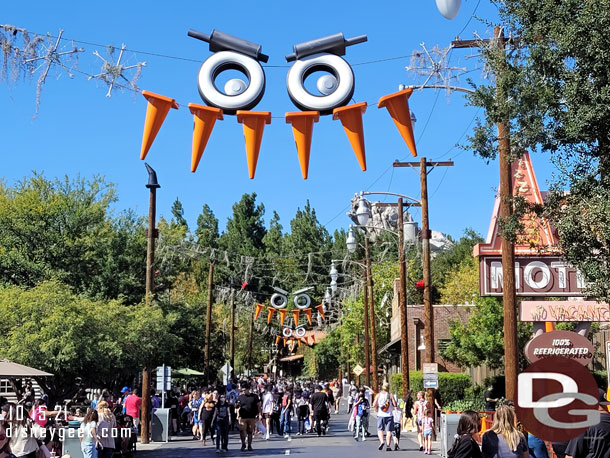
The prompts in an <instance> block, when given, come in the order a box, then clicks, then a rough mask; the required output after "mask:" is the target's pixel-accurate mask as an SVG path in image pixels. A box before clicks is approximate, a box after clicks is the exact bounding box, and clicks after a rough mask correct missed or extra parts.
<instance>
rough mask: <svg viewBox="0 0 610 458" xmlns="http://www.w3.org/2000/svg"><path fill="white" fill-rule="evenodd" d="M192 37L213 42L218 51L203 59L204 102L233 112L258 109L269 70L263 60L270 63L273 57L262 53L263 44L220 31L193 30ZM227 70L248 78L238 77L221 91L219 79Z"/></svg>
mask: <svg viewBox="0 0 610 458" xmlns="http://www.w3.org/2000/svg"><path fill="white" fill-rule="evenodd" d="M188 36H189V37H193V38H197V39H198V40H202V41H205V42H206V43H209V44H210V51H211V52H213V53H214V54H212V55H211V56H210V57H208V58H207V59H206V60H205V61H204V62H203V64H202V65H201V68H200V69H199V74H198V75H197V83H198V86H199V95H200V96H201V98H202V99H203V101H204V102H205V103H206V104H208V105H210V106H212V107H216V108H220V109H221V110H222V111H223V112H224V113H226V114H229V115H232V114H235V113H236V112H237V110H250V109H251V108H254V107H255V106H256V105H257V104H258V102H260V100H261V99H262V97H263V95H264V93H265V71H264V70H263V67H262V66H261V64H260V62H267V61H268V60H269V56H266V55H265V54H263V53H262V52H261V51H262V47H261V46H260V45H258V44H256V43H252V42H250V41H246V40H243V39H241V38H237V37H234V36H232V35H229V34H228V33H224V32H221V31H219V30H212V33H211V34H209V35H208V34H206V33H201V32H197V31H196V30H192V29H191V30H189V32H188ZM259 61H260V62H259ZM226 70H237V71H239V72H241V73H242V74H243V75H244V76H245V78H246V80H247V81H243V80H241V79H239V78H234V79H232V80H229V81H227V83H226V84H225V86H224V88H223V90H222V91H221V90H220V89H219V88H218V87H217V86H216V78H218V76H219V75H220V74H221V73H222V72H224V71H226Z"/></svg>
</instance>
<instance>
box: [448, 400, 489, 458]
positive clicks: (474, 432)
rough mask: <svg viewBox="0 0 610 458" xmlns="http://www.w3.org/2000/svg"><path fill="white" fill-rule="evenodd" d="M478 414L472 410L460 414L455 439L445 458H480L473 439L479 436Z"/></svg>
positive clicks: (478, 449) (480, 455)
mask: <svg viewBox="0 0 610 458" xmlns="http://www.w3.org/2000/svg"><path fill="white" fill-rule="evenodd" d="M480 422H481V420H480V419H479V414H477V413H476V412H474V411H472V410H467V411H465V412H464V413H462V416H461V417H460V419H459V421H458V425H457V434H456V438H455V440H454V441H453V445H452V446H451V448H450V449H449V451H448V452H447V458H482V456H483V455H482V453H481V449H480V448H479V445H478V444H477V442H476V439H475V438H478V436H479V424H480Z"/></svg>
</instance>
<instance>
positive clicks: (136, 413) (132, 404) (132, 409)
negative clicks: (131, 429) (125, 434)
mask: <svg viewBox="0 0 610 458" xmlns="http://www.w3.org/2000/svg"><path fill="white" fill-rule="evenodd" d="M139 394H140V393H139V391H138V390H137V389H134V390H133V391H132V392H131V394H130V395H129V396H127V397H126V398H125V402H124V407H125V413H126V414H127V415H129V416H130V417H131V418H132V419H133V424H134V425H135V426H136V427H138V426H140V410H141V409H142V399H141V398H140V396H138V395H139Z"/></svg>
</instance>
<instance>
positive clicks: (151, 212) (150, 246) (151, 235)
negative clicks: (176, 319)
mask: <svg viewBox="0 0 610 458" xmlns="http://www.w3.org/2000/svg"><path fill="white" fill-rule="evenodd" d="M144 165H145V166H146V170H147V171H148V183H147V184H146V187H147V188H148V189H149V190H150V197H149V203H148V230H147V231H146V238H147V239H148V243H147V246H146V305H147V306H149V307H150V306H151V305H152V299H153V292H154V274H153V266H154V264H155V239H156V238H157V237H158V236H159V233H158V231H157V229H156V228H155V220H156V213H157V189H159V188H160V187H161V186H160V185H159V183H158V182H157V172H155V171H154V170H153V168H152V167H151V166H150V165H148V164H147V163H146V162H145V163H144ZM149 388H150V374H149V368H148V361H146V362H145V365H144V368H143V369H142V409H141V411H140V422H141V424H142V430H141V431H142V434H141V436H140V440H141V442H142V443H143V444H148V416H149V409H148V399H149V397H150V393H149Z"/></svg>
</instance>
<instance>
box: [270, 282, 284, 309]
mask: <svg viewBox="0 0 610 458" xmlns="http://www.w3.org/2000/svg"><path fill="white" fill-rule="evenodd" d="M273 289H274V290H275V291H276V292H275V293H274V294H273V295H272V296H271V306H272V307H275V308H276V309H283V308H286V306H287V305H288V291H284V290H283V289H280V288H275V287H274V288H273Z"/></svg>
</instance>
